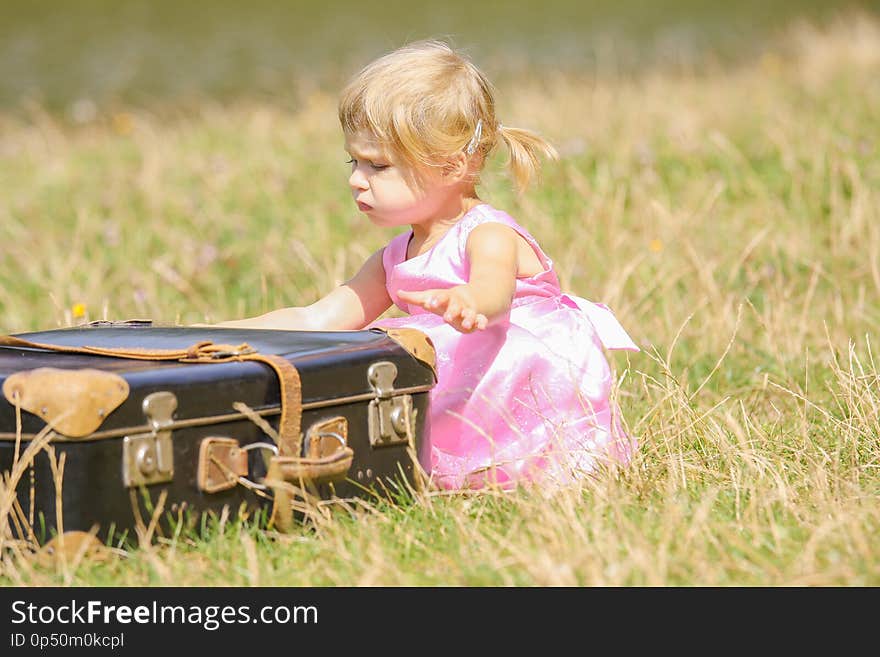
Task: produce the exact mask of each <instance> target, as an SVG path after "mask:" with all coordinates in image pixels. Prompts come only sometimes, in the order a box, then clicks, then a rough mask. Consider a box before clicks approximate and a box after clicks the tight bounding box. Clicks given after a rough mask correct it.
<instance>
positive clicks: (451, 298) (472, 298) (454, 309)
mask: <svg viewBox="0 0 880 657" xmlns="http://www.w3.org/2000/svg"><path fill="white" fill-rule="evenodd" d="M517 239H518V238H517V233H516V231H515V230H513V229H512V228H510V227H509V226H505V225H504V224H500V223H496V222H490V223H485V224H481V225H479V226H477V227H476V228H474V229H473V231H471V233H470V235H468V240H467V246H466V252H467V257H468V261H469V262H470V275H469V277H468V282H467V284H465V285H457V286H455V287H451V288H448V289H437V290H423V291H421V292H407V291H405V290H400V291H398V294H399V295H400V298H401V299H402V300H403V301H406V302H407V303H413V304H416V305H419V306H421V307H422V308H424V309H425V310H429V311H431V312H433V313H435V314H437V315H442V316H443V319H444V320H445V321H446V322H447V323H449V324H450V325H452V326H453V327H454V328H456V329H457V330H458V331H461V332H462V333H470V332H471V331H474V330H481V329H484V328H486V327H487V326H488V325H489V324H491V323H492V322H494V321H496V320H497V319H499V318H501V317H503V316H505V315H506V314H507V312H508V311H509V310H510V304H511V302H512V301H513V295H514V293H515V291H516V276H517V274H518V273H519V272H518V267H517Z"/></svg>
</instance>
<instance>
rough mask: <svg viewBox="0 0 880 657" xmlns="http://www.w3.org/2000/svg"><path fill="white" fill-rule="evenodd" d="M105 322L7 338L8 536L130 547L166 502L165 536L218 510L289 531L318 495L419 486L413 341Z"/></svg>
mask: <svg viewBox="0 0 880 657" xmlns="http://www.w3.org/2000/svg"><path fill="white" fill-rule="evenodd" d="M96 324H97V325H92V326H88V327H78V328H73V329H59V330H53V331H45V332H38V333H25V334H19V335H15V336H5V337H0V382H2V389H3V395H2V398H0V473H2V476H3V483H4V485H3V489H0V492H3V493H4V494H3V498H2V499H0V532H2V533H6V534H7V535H8V533H10V532H11V533H12V534H13V535H15V536H18V537H23V538H29V539H31V540H35V541H37V542H39V543H42V542H44V541H46V540H48V539H50V538H51V537H52V536H53V535H54V534H56V533H57V532H58V530H59V529H63V531H65V532H66V531H71V530H74V531H90V530H93V527H94V526H95V525H97V526H98V534H97V536H98V537H99V538H101V539H102V540H107V539H108V538H110V539H111V540H114V537H116V538H118V537H120V536H121V535H127V536H128V537H130V538H131V537H134V535H135V533H136V532H135V531H134V529H135V528H136V527H137V526H138V523H139V519H140V522H141V523H144V524H148V523H149V522H150V520H151V512H154V513H155V512H156V507H157V505H158V503H159V502H160V501H162V502H163V512H162V513H156V514H155V515H156V517H157V518H158V521H159V525H158V527H159V531H163V530H164V531H166V532H167V531H171V530H172V529H173V527H174V526H175V523H178V522H181V521H183V522H189V523H190V524H192V523H194V522H196V521H197V519H198V518H199V517H200V516H201V515H202V514H203V512H206V511H211V512H221V511H222V510H223V507H224V506H226V507H228V508H229V510H230V511H231V512H232V513H233V514H235V513H236V512H238V511H239V510H241V509H242V507H244V509H245V510H248V511H252V512H254V513H260V512H263V511H265V516H266V517H267V518H268V522H269V523H270V524H273V525H274V526H276V527H278V528H280V529H282V530H285V529H289V528H290V527H291V526H292V523H293V522H294V518H295V517H298V516H296V515H293V516H292V515H291V513H290V512H291V508H292V507H294V506H295V504H294V502H296V501H298V500H299V501H301V500H303V499H307V498H308V497H309V495H311V496H312V499H313V500H314V499H315V497H314V496H317V499H329V498H332V497H334V496H335V497H338V498H348V497H363V496H373V495H376V494H380V495H382V494H388V493H389V492H393V491H394V490H400V487H401V486H404V485H406V484H407V483H408V484H409V485H414V486H418V485H420V483H421V479H422V477H423V475H424V473H425V469H424V468H426V466H427V464H428V454H429V449H430V445H429V436H428V434H427V427H426V422H425V420H426V418H427V415H428V404H429V392H430V390H431V388H432V387H433V386H434V384H435V382H436V375H435V370H434V350H433V347H432V345H431V343H430V340H429V339H428V338H427V337H426V336H425V335H424V334H423V333H421V332H419V331H416V330H411V329H402V330H397V331H387V332H385V331H382V330H379V329H373V330H364V331H334V332H312V331H274V330H245V329H226V328H193V327H159V326H152V325H149V324H148V323H146V324H147V325H140V324H139V323H137V322H135V323H118V324H117V323H113V322H110V323H101V322H98V323H96ZM59 478H60V484H61V486H60V491H58V490H57V488H58V487H57V486H56V483H55V482H56V480H58V479H59ZM13 487H14V489H15V491H16V494H15V495H13V494H12V493H11V490H12V488H13ZM58 501H60V502H61V504H60V507H59V506H57V502H58ZM141 526H142V525H141Z"/></svg>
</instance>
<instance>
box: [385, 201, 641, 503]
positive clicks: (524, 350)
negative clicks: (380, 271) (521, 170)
mask: <svg viewBox="0 0 880 657" xmlns="http://www.w3.org/2000/svg"><path fill="white" fill-rule="evenodd" d="M486 222H498V223H502V224H505V225H507V226H510V227H511V228H513V229H514V230H515V231H517V233H519V234H520V235H522V237H524V238H525V239H526V240H527V241H528V243H529V244H530V245H531V246H532V248H533V249H534V250H535V253H536V254H537V255H538V257H539V258H540V260H541V263H542V264H543V265H544V271H543V272H541V273H539V274H537V275H536V276H531V277H529V278H518V279H517V281H516V295H515V297H514V300H513V304H512V306H511V310H510V313H509V317H507V318H505V319H504V320H503V321H498V322H497V323H495V324H493V325H491V326H490V327H489V328H487V329H485V330H483V331H474V332H473V333H469V334H464V333H459V332H458V331H456V330H455V329H454V328H452V327H451V326H450V325H449V324H447V323H446V322H444V321H443V318H442V317H441V316H439V315H435V314H434V313H431V312H428V311H427V310H424V309H423V308H421V307H419V306H414V307H411V306H409V305H408V304H407V303H405V302H403V301H401V300H400V298H399V297H398V296H397V291H398V290H411V291H417V290H427V289H432V288H448V287H453V286H455V285H461V284H464V283H467V282H468V274H469V264H468V260H467V256H466V252H465V246H466V244H467V238H468V235H469V234H470V232H471V230H473V229H474V227H476V226H478V225H480V224H482V223H486ZM411 235H412V232H411V231H410V232H407V233H404V234H401V235H398V236H397V237H396V238H394V239H393V240H391V242H390V243H389V244H388V245H387V246H386V247H385V250H384V253H383V257H382V263H383V265H384V267H385V280H386V287H387V289H388V294H389V295H390V297H391V299H392V301H394V303H395V304H396V305H397V307H398V308H400V309H401V310H402V311H404V312H407V313H410V315H409V316H408V317H398V318H391V319H381V320H378V321H376V322H374V323H373V326H381V327H384V328H397V327H410V328H416V329H420V330H422V331H424V332H425V333H426V334H427V335H428V336H429V337H430V338H431V341H432V342H433V343H434V346H435V348H436V351H437V385H436V387H435V388H434V390H433V391H432V393H431V415H430V418H429V419H430V423H429V424H430V427H429V431H430V440H431V445H432V448H431V468H432V472H431V476H432V478H433V480H434V482H435V483H437V484H438V485H439V486H440V487H442V488H447V489H453V488H479V487H482V486H484V485H486V484H487V483H494V484H497V485H501V486H502V487H511V486H513V485H515V484H516V483H517V482H525V481H548V480H551V479H552V480H555V481H560V482H563V483H564V482H566V481H571V480H572V478H577V477H580V476H583V475H585V474H588V473H590V472H593V471H594V470H595V469H596V467H597V465H599V464H600V463H601V462H603V461H610V462H616V463H621V464H626V463H628V462H629V459H630V456H631V453H632V450H633V449H634V448H635V440H633V439H631V438H630V437H628V436H627V435H626V434H625V433H624V432H623V430H622V428H621V427H620V423H619V412H618V410H617V408H616V407H615V406H614V404H613V402H612V401H610V400H609V392H610V391H611V386H612V374H611V370H610V368H609V365H608V361H607V360H606V358H605V354H604V352H603V348H607V349H629V350H633V351H638V347H637V346H636V345H635V343H633V341H632V340H631V339H630V337H629V336H628V335H627V334H626V331H624V330H623V327H622V326H621V325H620V324H619V323H618V321H617V320H616V319H615V317H614V315H613V314H612V313H611V311H610V310H609V309H608V308H607V307H606V306H603V305H601V304H594V303H591V302H589V301H587V300H585V299H581V298H578V297H574V296H570V295H567V294H562V292H561V291H560V289H559V279H558V278H557V276H556V273H555V272H554V271H553V263H552V261H551V260H550V258H548V257H547V256H546V255H545V254H544V252H543V251H542V250H541V247H540V246H539V245H538V243H537V242H536V241H535V239H534V238H533V237H532V236H531V235H530V234H529V233H528V231H526V230H525V229H524V228H523V227H522V226H520V225H519V224H517V223H516V221H514V220H513V218H511V217H510V216H509V215H508V214H506V213H504V212H502V211H500V210H496V209H495V208H492V207H491V206H489V205H486V204H482V205H478V206H476V207H474V208H472V209H471V210H470V211H469V212H468V213H467V214H465V215H464V217H462V219H461V220H460V221H459V222H458V223H457V224H455V225H454V226H453V227H452V228H450V229H449V231H448V232H447V233H446V234H445V235H444V236H443V237H442V238H441V239H440V241H439V242H437V243H436V244H435V245H434V246H433V247H432V248H431V249H430V250H429V251H427V252H425V253H423V254H421V255H418V256H416V257H413V258H410V259H409V260H407V259H406V249H407V246H408V244H409V240H410V237H411Z"/></svg>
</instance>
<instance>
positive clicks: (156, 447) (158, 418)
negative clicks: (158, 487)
mask: <svg viewBox="0 0 880 657" xmlns="http://www.w3.org/2000/svg"><path fill="white" fill-rule="evenodd" d="M143 409H144V415H146V416H147V422H148V423H149V425H150V428H151V431H150V433H141V434H137V435H134V436H126V437H125V439H124V440H123V442H122V480H123V481H124V482H125V485H126V486H127V487H128V488H133V487H135V486H143V485H148V484H160V483H163V482H167V481H171V480H172V479H173V478H174V447H173V445H172V442H171V429H170V428H169V427H170V425H171V423H172V422H173V416H174V411H176V410H177V397H175V396H174V394H173V393H170V392H164V391H163V392H154V393H152V394H150V395H147V396H146V397H144V402H143Z"/></svg>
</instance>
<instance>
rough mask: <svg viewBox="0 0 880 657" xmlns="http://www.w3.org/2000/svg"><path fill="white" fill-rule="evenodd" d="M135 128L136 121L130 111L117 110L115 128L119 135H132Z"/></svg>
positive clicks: (114, 121) (114, 117)
mask: <svg viewBox="0 0 880 657" xmlns="http://www.w3.org/2000/svg"><path fill="white" fill-rule="evenodd" d="M133 128H134V121H133V120H132V118H131V114H129V113H128V112H117V113H116V114H114V115H113V130H115V131H116V134H118V135H130V134H131V131H132V129H133Z"/></svg>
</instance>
